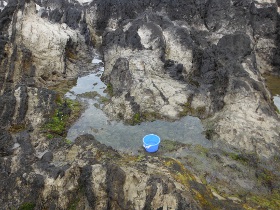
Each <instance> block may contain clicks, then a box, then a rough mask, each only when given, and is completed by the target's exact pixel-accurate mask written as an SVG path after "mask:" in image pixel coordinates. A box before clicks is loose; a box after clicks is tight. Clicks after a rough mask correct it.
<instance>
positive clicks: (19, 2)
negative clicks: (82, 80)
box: [0, 0, 280, 209]
mask: <svg viewBox="0 0 280 210" xmlns="http://www.w3.org/2000/svg"><path fill="white" fill-rule="evenodd" d="M1 2H2V1H0V7H1ZM5 2H6V1H5ZM7 2H8V5H7V6H6V7H5V8H4V9H3V11H1V12H0V195H1V196H0V203H1V207H0V208H2V209H12V208H19V207H24V206H25V205H29V207H31V208H33V209H34V208H35V209H45V208H49V209H73V208H74V209H167V208H171V209H214V208H218V209H222V208H224V209H243V207H244V208H245V207H247V206H246V205H247V201H245V200H246V199H247V198H244V200H239V199H232V198H227V195H231V194H235V193H236V191H238V190H239V189H241V191H242V192H243V190H244V192H246V193H248V194H250V193H251V192H252V193H257V192H258V191H265V193H269V192H270V193H272V192H273V193H274V192H276V193H277V192H278V191H277V190H278V189H279V186H278V185H279V184H277V183H279V182H278V180H279V170H278V172H277V173H278V174H277V173H274V172H273V173H271V172H270V171H269V170H272V171H273V167H276V166H274V164H275V163H274V164H271V166H270V164H267V165H269V167H272V169H271V168H268V169H267V168H265V167H264V166H262V167H263V168H261V169H259V166H258V164H259V163H258V162H257V161H253V164H251V162H250V161H249V163H244V162H245V161H247V160H251V159H254V160H255V156H252V157H253V158H251V159H250V158H247V156H246V155H245V156H239V155H238V156H234V155H233V154H227V153H225V154H223V153H224V151H222V152H221V151H220V149H221V150H222V149H223V148H224V147H225V148H226V147H227V146H228V145H231V146H234V147H236V148H238V150H239V151H240V150H245V151H246V152H253V153H256V154H258V155H259V156H260V157H270V156H273V155H277V153H278V152H279V146H280V145H279V142H280V139H279V138H280V137H279V130H280V128H279V116H278V115H277V114H276V112H275V110H274V109H273V106H272V104H271V95H270V93H269V92H268V90H267V88H266V86H265V81H264V79H263V78H262V75H261V74H263V73H274V74H279V68H278V66H279V54H280V53H279V52H278V51H279V46H278V45H279V43H278V42H279V40H278V31H279V26H278V22H279V21H278V19H279V14H278V6H277V3H276V2H275V1H251V0H244V1H235V0H232V1H229V0H226V1H220V0H211V1H205V2H202V1H185V0H172V1H171V0H170V1H161V0H151V1H136V0H135V1H127V0H119V1H115V0H93V1H86V2H87V3H85V4H81V3H83V2H85V1H72V0H69V1H67V0H62V1H58V0H57V1H54V0H52V1H49V0H35V1H33V0H30V1H23V0H10V1H7ZM240 17H243V18H240ZM92 46H101V47H102V51H103V54H104V62H105V72H104V75H103V79H104V81H106V82H107V83H108V87H110V89H111V92H112V94H113V97H112V99H111V102H110V103H109V104H107V105H106V106H105V111H107V113H108V114H110V115H111V116H112V117H116V118H121V119H124V120H131V118H133V116H134V115H135V114H140V116H141V117H142V118H143V119H153V118H158V117H161V118H166V119H177V118H178V117H180V116H183V115H186V114H192V115H196V116H199V117H201V118H203V119H205V121H204V122H205V126H206V128H207V129H208V130H207V136H208V137H211V138H212V139H213V140H221V141H217V142H218V144H220V142H223V144H221V148H218V149H217V150H214V151H212V152H205V149H204V150H202V152H201V151H199V152H198V153H203V154H206V155H205V157H204V156H203V158H204V159H206V156H207V158H208V159H207V161H209V159H210V160H211V159H213V162H214V160H215V164H217V165H219V166H215V167H214V166H213V169H212V168H211V169H209V167H208V168H206V169H200V168H199V167H200V166H197V168H195V167H196V161H195V160H193V159H196V156H195V158H193V157H189V156H186V157H183V158H182V157H181V160H182V162H184V164H185V165H186V166H187V167H188V168H192V167H193V168H195V169H193V172H195V173H201V174H203V173H204V174H203V176H205V177H207V180H206V183H207V184H210V185H211V183H218V184H220V187H217V188H221V189H222V191H223V190H225V189H226V193H225V195H224V197H221V196H220V195H219V194H218V193H216V192H214V191H210V190H209V189H210V188H209V187H208V186H206V185H205V183H204V184H202V181H201V180H200V178H198V177H195V176H194V175H192V174H191V173H190V171H189V170H187V169H186V168H185V167H184V166H183V165H182V164H181V163H180V162H178V161H177V160H175V159H171V158H166V157H165V158H164V157H161V156H160V155H159V157H151V156H147V155H142V156H141V155H140V156H136V157H133V156H129V155H124V154H119V153H118V152H116V151H114V150H112V149H111V148H107V147H106V146H105V145H101V144H99V143H98V142H96V140H95V139H94V137H92V136H89V135H85V136H81V137H79V138H78V139H77V140H76V142H75V143H74V144H71V145H69V144H67V143H66V142H65V139H64V138H63V137H59V138H54V139H51V140H49V139H48V138H47V137H46V134H45V133H43V131H42V130H41V126H42V124H43V123H44V122H46V121H47V120H48V118H49V117H50V116H51V115H52V114H53V113H54V111H55V109H57V106H58V102H57V101H58V100H59V98H58V95H57V93H56V92H55V91H52V90H49V89H48V87H49V86H50V85H54V84H57V83H58V82H60V81H66V80H68V79H69V78H74V77H76V76H77V75H78V73H79V69H83V70H85V69H88V68H89V69H90V68H91V67H90V65H89V63H90V60H89V57H90V52H89V51H88V47H92ZM108 89H109V88H108ZM222 145H223V146H222ZM178 151H182V148H180V149H178ZM189 152H190V154H191V153H192V151H189ZM221 153H222V154H223V155H224V156H225V157H224V156H223V157H221V156H222V155H221V156H220V154H221ZM176 154H177V153H176ZM230 157H231V158H232V159H233V160H234V161H235V162H234V161H233V160H229V158H230ZM249 157H251V156H249ZM274 158H275V159H272V160H273V161H274V160H278V159H277V156H275V157H274ZM237 161H241V162H242V163H237ZM258 161H259V160H258ZM269 161H270V160H269ZM269 161H268V162H267V163H269ZM256 162H257V163H256ZM189 163H192V164H193V165H191V164H189ZM265 163H266V162H265ZM188 164H189V165H188ZM204 164H206V163H204ZM246 164H249V165H250V166H247V165H246ZM240 165H242V166H240ZM222 166H223V167H222ZM224 166H225V167H224ZM246 167H247V168H248V167H250V173H248V175H247V174H246V172H241V171H242V170H243V169H244V170H245V169H247V168H246ZM228 168H229V169H228ZM217 169H218V170H219V171H220V172H221V174H218V175H217V174H216V171H215V170H217ZM228 173H236V174H237V175H236V176H239V177H238V178H239V179H237V180H235V181H234V182H233V184H232V183H226V186H223V185H224V183H223V181H224V180H227V179H228V178H229V177H230V178H231V179H234V178H235V177H236V176H235V175H229V174H228ZM201 174H199V175H201ZM240 177H241V178H240ZM256 177H257V178H256ZM255 179H256V180H255ZM272 179H273V180H272ZM259 182H260V183H261V185H264V186H259V185H260V183H259ZM233 185H234V186H233ZM230 188H232V190H231V189H230ZM273 195H274V194H273ZM242 196H243V195H242ZM240 199H241V198H240ZM242 199H243V198H242ZM232 200H235V202H232ZM245 202H246V205H245V204H244V203H245ZM242 204H244V205H242ZM276 204H277V202H276ZM277 205H278V204H277ZM254 207H256V206H254ZM256 208H258V206H257V207H256Z"/></svg>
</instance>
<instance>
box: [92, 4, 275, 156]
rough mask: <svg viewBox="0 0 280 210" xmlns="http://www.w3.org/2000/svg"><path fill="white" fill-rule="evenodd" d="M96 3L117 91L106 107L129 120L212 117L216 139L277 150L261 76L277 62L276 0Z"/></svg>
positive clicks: (265, 151) (110, 80) (108, 74)
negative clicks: (258, 0)
mask: <svg viewBox="0 0 280 210" xmlns="http://www.w3.org/2000/svg"><path fill="white" fill-rule="evenodd" d="M96 4H97V5H99V7H97V9H96V14H97V15H98V17H99V18H97V20H96V23H95V24H96V27H97V28H98V29H100V30H101V29H102V30H105V33H104V34H103V49H104V61H105V72H104V74H103V79H104V81H106V82H107V84H109V85H110V87H112V89H113V95H114V96H113V98H112V101H111V103H110V104H108V105H106V107H105V111H106V112H107V113H109V114H110V115H111V116H114V117H115V118H118V117H120V116H121V118H124V119H125V120H128V121H129V120H130V119H131V118H133V116H135V114H137V113H140V115H141V114H142V115H143V116H146V115H147V112H148V113H153V114H154V113H157V114H158V115H159V116H161V117H163V118H169V119H176V118H178V117H180V116H181V115H182V114H186V113H188V114H192V115H197V116H200V117H202V118H208V119H207V120H206V121H207V125H206V124H205V125H206V126H209V127H208V128H209V130H211V135H212V136H213V138H214V139H220V140H223V141H225V142H227V143H229V144H230V145H232V146H235V147H237V148H242V149H245V150H247V151H254V152H257V153H258V154H262V155H264V156H270V155H271V154H275V153H276V151H278V150H279V138H280V137H279V132H278V130H279V123H278V121H279V118H278V117H277V114H276V112H275V110H274V108H273V106H272V105H271V103H272V98H271V96H270V93H269V91H268V90H267V88H266V86H265V82H264V79H263V78H262V76H261V73H271V72H274V73H276V74H277V73H278V69H279V68H277V66H278V64H277V59H278V58H277V55H278V53H277V50H278V46H277V40H278V39H277V36H278V35H277V31H278V26H277V20H278V16H279V15H278V13H277V4H276V3H275V2H252V1H243V2H234V3H233V4H231V2H230V1H223V2H222V3H221V2H220V1H211V2H210V3H209V4H203V3H201V4H192V3H190V2H185V1H184V2H181V1H176V3H175V2H172V3H168V2H161V1H160V2H158V4H153V3H152V2H150V3H141V6H140V5H139V4H140V3H137V2H130V3H129V2H127V4H128V5H127V6H126V7H122V6H121V5H122V3H121V2H118V3H115V4H112V5H111V6H110V7H109V8H110V9H108V7H106V5H107V4H108V5H110V4H109V1H103V2H98V3H96ZM143 5H144V8H145V7H146V8H149V9H143ZM167 5H168V6H167ZM178 5H180V6H178ZM105 8H106V9H107V10H105ZM109 11H110V14H109ZM241 16H242V17H244V18H242V20H241V19H240V18H239V17H241ZM210 116H211V117H210ZM209 117H210V118H209ZM262 119H265V121H263V120H262ZM206 121H205V122H206ZM210 125H211V126H210Z"/></svg>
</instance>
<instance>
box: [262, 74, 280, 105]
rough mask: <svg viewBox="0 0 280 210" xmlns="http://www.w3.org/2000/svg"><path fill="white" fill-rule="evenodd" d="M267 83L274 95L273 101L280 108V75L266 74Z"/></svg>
mask: <svg viewBox="0 0 280 210" xmlns="http://www.w3.org/2000/svg"><path fill="white" fill-rule="evenodd" d="M264 77H265V80H266V85H267V87H268V89H269V90H270V92H271V93H272V95H273V102H274V104H275V106H276V107H277V108H278V110H280V77H279V76H275V75H265V76H264Z"/></svg>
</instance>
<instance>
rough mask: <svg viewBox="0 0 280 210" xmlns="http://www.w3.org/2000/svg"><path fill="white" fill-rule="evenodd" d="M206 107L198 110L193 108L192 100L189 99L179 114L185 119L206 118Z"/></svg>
mask: <svg viewBox="0 0 280 210" xmlns="http://www.w3.org/2000/svg"><path fill="white" fill-rule="evenodd" d="M205 113H206V107H205V106H200V107H197V108H193V107H192V106H191V99H190V98H189V99H188V101H187V102H186V103H184V104H183V105H182V111H181V112H180V113H179V117H184V116H187V115H192V116H198V117H202V118H204V117H205Z"/></svg>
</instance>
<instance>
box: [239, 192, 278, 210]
mask: <svg viewBox="0 0 280 210" xmlns="http://www.w3.org/2000/svg"><path fill="white" fill-rule="evenodd" d="M243 206H244V208H245V209H248V210H251V209H271V210H279V209H280V193H279V192H274V193H272V194H270V195H252V196H250V197H249V198H247V202H246V203H245V204H244V205H243Z"/></svg>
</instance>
